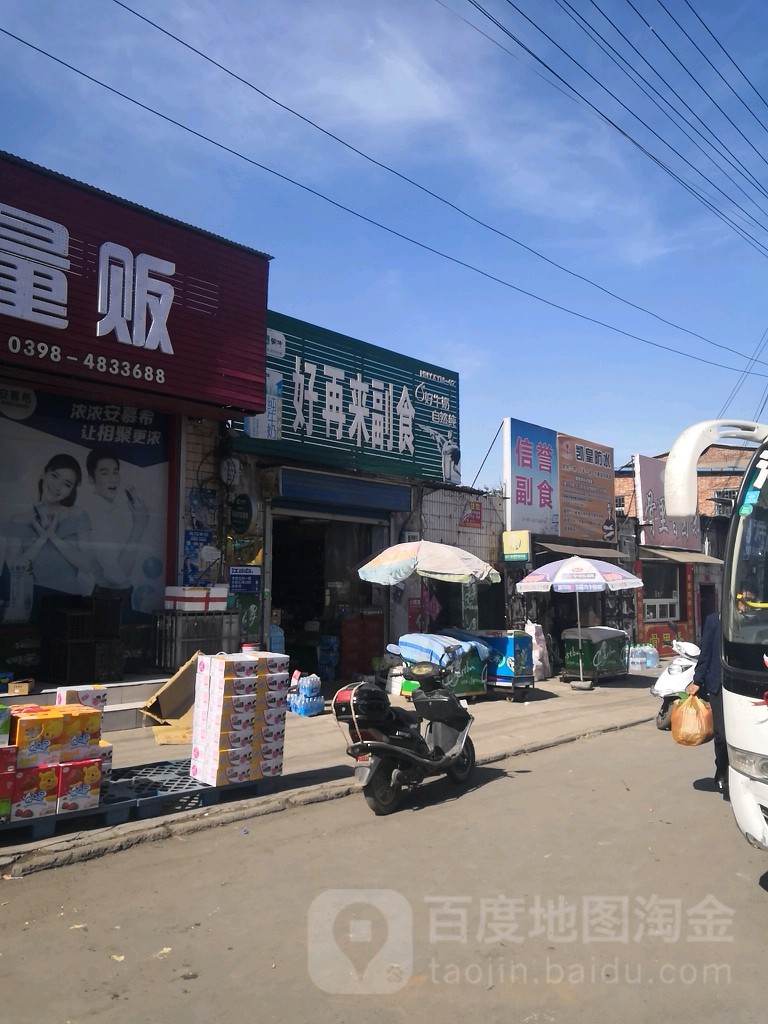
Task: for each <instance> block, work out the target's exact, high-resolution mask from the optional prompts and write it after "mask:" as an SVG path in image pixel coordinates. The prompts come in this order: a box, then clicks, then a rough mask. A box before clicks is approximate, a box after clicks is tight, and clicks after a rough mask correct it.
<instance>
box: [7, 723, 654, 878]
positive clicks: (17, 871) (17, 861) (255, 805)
mask: <svg viewBox="0 0 768 1024" xmlns="http://www.w3.org/2000/svg"><path fill="white" fill-rule="evenodd" d="M654 717H655V715H643V717H642V718H637V719H633V720H632V721H630V722H623V723H621V724H619V725H606V726H597V727H595V728H594V729H589V730H587V731H586V732H580V733H574V734H573V735H570V736H562V737H560V738H558V739H555V740H544V741H542V742H539V743H532V744H528V745H524V746H517V747H511V748H509V749H508V750H504V751H500V752H499V753H496V754H490V755H488V756H487V757H479V758H478V759H477V764H478V765H486V764H496V763H498V762H499V761H506V760H508V759H509V758H512V757H519V756H521V755H525V754H534V753H536V752H537V751H540V750H548V749H551V748H553V747H559V746H563V745H565V744H566V743H576V742H578V741H579V740H583V739H589V738H590V737H592V736H600V735H603V734H605V733H611V732H620V731H622V730H624V729H631V728H634V727H635V726H638V725H644V724H646V723H647V722H652V721H653V720H654ZM359 789H360V787H359V786H358V785H357V783H356V782H354V781H339V782H323V783H320V784H319V785H317V786H303V787H301V788H299V789H295V790H292V791H291V792H288V793H285V794H273V795H265V796H263V797H258V798H256V802H254V798H253V797H250V798H248V799H245V800H239V801H235V802H233V803H230V804H223V805H222V804H214V805H213V806H211V807H207V808H202V807H201V808H197V809H195V810H191V811H178V812H175V813H173V814H169V815H166V816H165V817H163V818H162V819H160V820H156V821H151V822H148V821H136V822H126V823H125V824H121V825H113V826H111V827H106V828H103V829H100V830H99V833H98V834H92V833H75V834H74V835H72V836H69V837H66V838H59V839H57V838H55V837H54V838H52V839H51V840H45V841H43V842H44V845H43V846H39V847H36V848H35V849H33V850H28V851H21V852H19V853H14V854H8V855H2V854H0V872H2V877H3V879H5V880H11V879H19V878H25V877H26V876H27V875H32V874H36V873H37V872H39V871H49V870H51V869H52V868H58V867H65V866H67V865H71V864H82V863H84V862H85V861H89V860H97V859H99V858H100V857H104V856H106V855H107V854H110V853H117V852H119V851H121V850H130V849H132V848H133V847H135V846H140V845H143V844H144V843H155V842H160V841H162V840H165V839H173V838H183V837H184V836H190V835H194V834H196V833H197V832H202V831H204V830H206V829H210V828H219V827H221V826H223V825H234V824H238V823H239V822H242V821H246V820H251V819H254V818H262V817H265V816H266V815H268V814H278V813H279V812H281V811H287V810H289V809H291V808H294V807H308V806H310V805H311V804H317V803H324V802H326V801H328V800H338V799H340V798H342V797H346V796H351V795H352V794H353V793H357V792H359ZM243 831H244V833H247V830H243Z"/></svg>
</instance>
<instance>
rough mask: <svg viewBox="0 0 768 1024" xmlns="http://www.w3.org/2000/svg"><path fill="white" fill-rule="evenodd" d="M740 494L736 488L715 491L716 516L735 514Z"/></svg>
mask: <svg viewBox="0 0 768 1024" xmlns="http://www.w3.org/2000/svg"><path fill="white" fill-rule="evenodd" d="M738 493H739V492H738V491H737V490H736V488H735V487H727V488H724V489H722V490H717V491H715V498H714V501H715V515H716V516H730V515H731V514H732V513H733V506H734V504H735V502H736V495H737V494H738Z"/></svg>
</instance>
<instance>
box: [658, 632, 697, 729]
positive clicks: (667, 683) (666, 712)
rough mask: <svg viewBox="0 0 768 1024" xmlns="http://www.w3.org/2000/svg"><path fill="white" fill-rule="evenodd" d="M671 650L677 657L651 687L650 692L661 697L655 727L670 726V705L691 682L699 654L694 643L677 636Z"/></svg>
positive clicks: (666, 727)
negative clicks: (679, 638)
mask: <svg viewBox="0 0 768 1024" xmlns="http://www.w3.org/2000/svg"><path fill="white" fill-rule="evenodd" d="M672 650H673V651H674V652H675V654H676V655H677V657H676V658H673V659H672V661H671V662H670V663H669V664H668V665H667V667H666V668H665V669H664V671H663V672H662V673H661V675H660V676H659V678H658V679H657V680H656V682H655V683H654V684H653V686H652V687H651V694H652V695H653V696H654V697H661V707H660V708H659V711H658V714H657V715H656V728H657V729H669V728H671V723H670V715H671V714H672V705H673V704H674V703H675V701H676V700H677V699H678V697H679V696H680V694H681V693H685V688H686V686H688V684H689V683H692V682H693V673H694V670H695V669H696V661H697V659H698V657H699V655H700V654H701V650H700V649H699V647H697V645H696V644H694V643H691V642H690V641H689V640H678V639H677V638H675V639H674V640H673V641H672Z"/></svg>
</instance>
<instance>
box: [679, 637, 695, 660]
mask: <svg viewBox="0 0 768 1024" xmlns="http://www.w3.org/2000/svg"><path fill="white" fill-rule="evenodd" d="M674 647H675V650H676V651H677V652H678V654H682V655H683V657H685V658H698V656H699V655H700V654H701V650H700V649H699V647H698V646H697V645H696V644H693V643H691V642H690V640H678V641H677V642H676V643H675V645H674Z"/></svg>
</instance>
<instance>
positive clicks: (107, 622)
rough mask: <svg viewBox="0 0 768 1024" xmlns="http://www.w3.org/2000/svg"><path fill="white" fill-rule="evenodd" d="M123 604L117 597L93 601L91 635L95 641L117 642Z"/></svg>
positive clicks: (96, 598)
mask: <svg viewBox="0 0 768 1024" xmlns="http://www.w3.org/2000/svg"><path fill="white" fill-rule="evenodd" d="M122 609H123V602H122V601H121V600H120V598H119V597H95V598H94V599H93V633H94V636H95V637H96V638H97V639H103V640H119V639H120V618H121V615H122Z"/></svg>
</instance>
